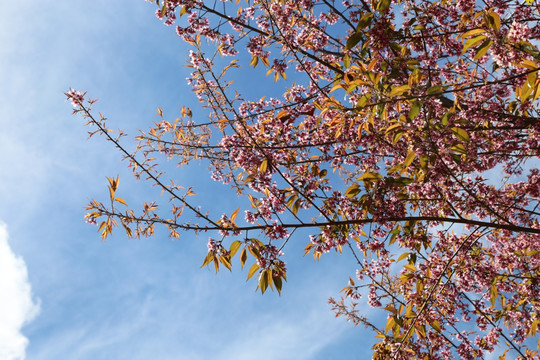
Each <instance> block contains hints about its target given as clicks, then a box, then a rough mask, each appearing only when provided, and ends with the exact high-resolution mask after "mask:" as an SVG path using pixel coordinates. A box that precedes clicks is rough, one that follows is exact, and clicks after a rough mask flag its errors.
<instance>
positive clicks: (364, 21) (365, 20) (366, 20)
mask: <svg viewBox="0 0 540 360" xmlns="http://www.w3.org/2000/svg"><path fill="white" fill-rule="evenodd" d="M372 20H373V13H370V12H368V13H365V14H364V15H362V17H361V18H360V21H359V22H358V25H357V26H356V31H357V32H358V31H359V30H362V29H364V28H366V27H368V26H369V25H371V21H372Z"/></svg>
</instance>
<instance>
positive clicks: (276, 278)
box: [272, 276, 283, 295]
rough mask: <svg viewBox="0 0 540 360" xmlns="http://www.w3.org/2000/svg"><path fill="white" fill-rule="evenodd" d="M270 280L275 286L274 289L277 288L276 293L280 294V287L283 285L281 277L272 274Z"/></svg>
mask: <svg viewBox="0 0 540 360" xmlns="http://www.w3.org/2000/svg"><path fill="white" fill-rule="evenodd" d="M272 281H273V282H274V285H275V287H276V290H277V292H278V294H280V295H281V287H282V286H283V282H282V281H281V277H280V276H273V277H272Z"/></svg>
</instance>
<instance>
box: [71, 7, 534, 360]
mask: <svg viewBox="0 0 540 360" xmlns="http://www.w3.org/2000/svg"><path fill="white" fill-rule="evenodd" d="M151 2H153V1H151ZM156 4H157V10H156V15H157V17H158V18H159V19H162V20H163V22H164V23H165V24H166V25H173V24H174V25H176V32H177V34H178V35H179V37H180V38H181V40H183V41H184V42H186V43H188V44H190V47H191V50H190V52H189V59H188V66H190V67H191V70H192V72H191V76H190V78H189V79H188V84H189V86H190V87H191V90H192V91H193V92H194V93H195V95H196V96H197V97H198V99H199V101H200V103H201V106H202V107H203V108H204V109H206V111H207V113H208V116H207V117H205V118H200V117H194V116H193V115H192V111H191V109H189V108H187V107H182V111H181V113H180V114H179V117H178V118H177V119H176V120H173V119H170V118H169V117H168V116H165V115H164V114H163V112H162V111H161V110H160V109H158V119H157V121H156V122H155V123H154V125H153V126H152V127H151V128H150V129H149V130H146V131H143V132H141V133H140V135H138V136H137V137H136V139H137V141H138V146H137V151H136V152H135V153H130V152H128V151H127V150H126V148H125V147H124V146H123V142H122V137H124V136H125V134H123V133H120V134H114V133H112V132H111V131H110V129H109V128H108V126H107V124H106V119H105V118H104V117H103V116H101V115H100V117H96V116H95V115H94V114H93V112H92V109H91V107H92V104H93V103H94V101H93V100H85V99H84V98H85V94H84V93H81V92H77V91H75V90H70V91H69V92H67V93H66V95H67V96H68V98H70V99H71V100H72V102H73V105H74V107H75V110H74V112H75V113H79V114H82V116H83V117H85V118H86V119H87V121H88V126H90V127H91V128H92V130H91V134H94V133H99V134H101V135H103V136H105V137H106V138H107V139H108V140H110V141H111V142H112V143H114V145H115V146H116V147H117V148H118V149H119V151H120V152H122V153H123V156H124V157H125V159H126V160H127V161H128V163H129V167H131V169H132V171H133V174H134V175H135V176H136V177H137V178H145V179H147V180H149V181H150V182H151V183H153V185H157V186H158V187H159V188H161V189H162V191H163V193H164V195H165V196H166V198H164V199H156V200H155V201H152V202H149V203H144V204H143V206H142V209H140V210H138V209H136V208H132V207H129V206H128V205H127V204H126V202H125V201H124V200H123V199H122V198H121V197H118V196H117V190H118V184H119V180H118V178H110V179H109V191H110V199H109V201H108V203H107V204H105V203H102V202H100V201H97V200H93V201H92V202H91V203H90V204H89V205H88V207H87V209H88V214H87V215H86V219H87V221H88V222H90V223H94V224H96V225H98V229H99V230H98V231H99V232H100V234H101V237H102V238H103V239H106V238H107V237H108V236H109V235H110V234H111V233H112V232H113V229H114V228H116V227H121V228H123V229H124V230H125V232H126V234H127V236H129V237H143V236H151V235H153V233H154V229H155V227H156V226H163V227H165V228H166V229H167V230H168V231H169V233H170V236H171V237H179V236H181V235H182V234H181V232H182V231H193V232H197V233H210V236H211V237H210V239H209V240H208V243H207V246H208V255H207V256H206V257H205V258H204V259H203V266H207V265H209V266H214V267H215V269H216V271H218V270H219V269H220V267H225V268H227V269H229V270H230V269H231V268H232V264H233V259H234V258H235V257H236V258H239V262H240V265H241V267H244V265H246V264H249V265H248V266H250V268H249V271H248V278H254V279H256V280H255V281H256V283H257V288H258V289H259V290H260V291H261V292H263V293H264V292H265V291H266V290H268V289H269V288H271V289H276V290H277V291H278V292H281V291H282V287H283V286H284V285H283V283H284V280H286V275H287V268H286V264H285V262H284V261H283V260H282V259H281V254H282V252H281V251H282V250H283V248H284V247H286V245H287V243H288V242H289V241H295V242H302V241H303V242H304V243H305V244H306V246H305V253H306V254H312V256H314V257H315V259H318V258H320V257H321V256H324V254H325V253H327V252H329V251H334V250H335V251H337V252H339V253H341V252H343V251H347V252H351V253H352V254H353V255H354V259H356V262H357V264H356V266H357V267H358V270H357V272H356V274H351V277H350V278H349V279H344V285H345V288H344V289H343V291H342V293H343V294H342V297H341V298H340V299H333V298H332V299H330V302H331V304H332V307H333V310H334V311H335V312H336V315H338V316H343V317H345V318H346V319H347V320H349V321H352V322H354V323H355V324H358V325H364V326H366V327H367V328H368V329H371V330H372V331H373V332H374V336H375V337H376V338H377V343H376V344H375V346H374V347H373V358H374V359H452V358H462V359H483V358H484V356H486V354H487V353H491V352H493V351H496V352H497V353H498V354H502V355H501V358H503V359H504V358H505V357H506V355H507V354H508V355H509V356H511V357H513V358H515V357H519V358H538V357H539V355H538V352H537V350H538V347H539V346H540V341H539V342H538V343H536V341H534V340H535V339H537V337H538V325H539V322H540V286H539V282H540V280H539V279H540V223H539V215H540V209H539V199H540V183H539V180H540V171H539V170H538V168H537V165H538V155H539V153H540V146H539V145H540V142H539V140H540V121H539V119H540V117H539V112H538V110H539V108H538V105H539V104H538V97H539V96H540V78H539V77H538V70H539V69H540V51H539V50H538V44H539V40H540V23H539V22H538V20H540V6H539V5H538V3H536V2H528V1H523V0H522V1H515V0H508V1H507V0H482V1H474V0H431V1H419V0H401V1H393V0H371V1H366V0H343V1H333V0H298V1H292V0H246V1H244V2H240V1H222V2H208V1H204V0H164V1H163V0H162V1H161V2H160V1H159V0H157V1H156ZM257 71H260V72H262V73H263V74H266V76H268V77H269V78H270V79H273V80H274V83H273V84H272V87H271V88H270V87H269V88H268V91H267V92H268V94H267V95H268V96H264V97H261V98H252V97H250V94H249V91H247V92H245V91H244V92H243V91H242V89H244V90H245V89H246V88H245V87H243V84H242V80H245V81H249V80H248V76H249V75H247V74H251V73H253V72H257ZM243 72H244V73H243ZM243 74H244V75H243ZM165 159H173V160H174V161H176V162H177V163H178V164H180V165H187V164H189V163H190V162H192V161H194V160H203V161H205V162H207V163H208V165H209V168H210V173H211V176H212V178H213V179H214V180H216V181H219V182H223V183H225V184H229V185H230V186H231V188H232V189H233V190H232V191H236V192H237V194H238V202H239V206H240V207H238V209H237V210H235V211H233V212H230V213H216V211H215V209H204V208H202V207H200V206H199V205H198V204H197V200H196V199H197V198H196V197H194V196H192V195H194V190H193V189H191V188H187V189H185V188H183V187H182V186H181V184H177V183H176V182H175V179H174V178H170V177H168V174H167V173H166V172H165V171H164V170H163V169H162V168H161V167H160V164H162V163H163V161H165ZM298 229H305V230H306V231H309V232H310V233H311V235H310V236H309V238H304V237H296V236H295V234H294V233H295V231H296V230H298ZM251 264H252V265H251ZM366 302H367V304H369V306H371V307H374V308H380V309H382V311H384V312H385V313H386V314H387V316H386V319H384V321H383V322H378V321H376V319H371V318H370V317H369V316H367V315H366V314H364V313H363V312H362V309H363V308H364V306H363V305H364V304H365V303H366Z"/></svg>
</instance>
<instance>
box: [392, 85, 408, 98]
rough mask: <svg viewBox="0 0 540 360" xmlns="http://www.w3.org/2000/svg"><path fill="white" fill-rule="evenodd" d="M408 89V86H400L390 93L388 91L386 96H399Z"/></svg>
mask: <svg viewBox="0 0 540 360" xmlns="http://www.w3.org/2000/svg"><path fill="white" fill-rule="evenodd" d="M410 89H411V87H410V86H409V85H401V86H398V87H395V88H393V89H392V91H390V94H388V96H390V97H393V96H397V95H401V94H403V93H405V92H407V91H409V90H410Z"/></svg>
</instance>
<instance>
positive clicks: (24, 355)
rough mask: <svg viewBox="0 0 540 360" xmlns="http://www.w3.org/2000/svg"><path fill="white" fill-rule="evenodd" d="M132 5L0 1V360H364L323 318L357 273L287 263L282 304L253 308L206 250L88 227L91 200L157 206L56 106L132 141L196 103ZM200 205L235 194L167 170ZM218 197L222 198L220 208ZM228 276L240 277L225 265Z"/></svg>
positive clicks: (149, 14)
mask: <svg viewBox="0 0 540 360" xmlns="http://www.w3.org/2000/svg"><path fill="white" fill-rule="evenodd" d="M154 11H155V5H154V4H150V3H147V2H145V1H143V0H132V1H127V0H121V1H102V0H93V1H82V0H73V1H50V0H45V1H43V0H42V1H38V0H30V1H22V2H19V1H1V2H0V43H1V44H2V47H1V48H0V84H2V86H1V87H0V124H1V130H0V151H1V154H2V155H1V156H0V169H1V171H0V201H1V206H0V223H1V225H0V260H1V261H0V264H1V265H0V302H2V303H1V304H0V309H1V310H0V311H1V313H0V358H2V359H43V360H48V359H209V358H213V359H240V360H241V359H254V358H257V359H261V360H264V359H336V358H339V359H363V358H366V357H369V348H370V343H371V340H372V337H371V335H369V336H366V333H364V332H363V330H362V329H359V328H354V327H353V326H352V325H350V324H347V323H346V322H344V321H343V320H341V319H335V318H334V316H333V314H332V313H331V311H330V307H329V305H328V304H327V299H328V297H330V296H337V295H338V292H339V290H340V289H341V288H342V287H343V286H345V285H346V279H347V278H348V276H349V275H351V274H353V272H354V264H353V261H352V259H351V258H350V257H348V256H347V255H343V256H341V257H338V256H335V255H333V254H330V255H328V256H326V257H323V259H322V260H321V261H320V262H318V263H315V262H314V261H313V259H312V258H311V257H306V258H303V257H302V251H301V249H302V248H303V246H304V245H305V243H306V239H305V238H303V237H302V235H301V234H299V236H297V237H296V238H295V239H294V241H295V243H294V244H293V246H291V247H289V248H287V250H286V252H287V258H288V260H289V264H288V269H289V273H288V283H287V284H286V286H285V288H284V291H283V293H282V295H281V296H278V295H277V293H275V292H274V293H267V294H265V295H264V296H261V294H259V293H256V292H255V291H254V290H255V286H256V285H255V283H254V282H247V283H246V282H245V277H246V271H243V272H242V271H240V269H239V266H236V269H235V270H234V271H233V272H232V273H228V272H227V273H226V272H221V273H220V274H218V275H217V276H216V275H215V274H214V272H213V270H210V269H200V268H199V266H200V264H201V262H202V259H203V257H204V255H205V253H206V241H207V237H206V236H201V237H196V236H194V235H191V234H184V236H183V238H182V239H181V240H176V241H171V240H170V239H169V238H168V237H167V236H166V235H165V234H163V233H158V236H156V237H154V238H150V239H142V240H128V239H126V237H125V236H124V235H123V234H122V233H120V232H118V233H117V234H116V235H115V236H113V237H111V238H110V239H109V240H108V241H107V242H106V243H103V242H101V241H100V239H99V237H98V235H97V233H96V228H95V227H93V226H91V225H88V224H85V223H84V221H83V216H84V209H83V207H84V206H85V205H86V203H87V202H88V201H89V200H90V198H93V197H95V198H97V199H105V198H106V192H107V189H106V179H105V177H106V176H116V175H120V179H121V187H120V189H121V190H120V191H121V194H122V195H121V196H122V197H124V198H128V199H132V200H140V199H143V200H147V201H148V200H150V201H151V200H153V197H155V192H154V191H153V190H152V189H149V186H148V184H144V183H141V182H136V181H134V180H133V179H132V178H130V175H129V172H128V171H126V169H125V165H126V164H125V163H122V162H121V161H120V158H121V156H120V154H119V153H117V152H116V151H115V150H114V149H113V148H112V147H111V146H110V144H107V143H106V142H105V141H103V139H99V138H92V139H91V140H90V141H87V133H86V131H87V129H86V128H84V126H83V120H82V119H80V118H78V117H74V116H72V115H71V109H72V108H71V105H70V104H69V103H68V102H66V101H65V97H64V95H63V92H64V91H66V90H67V89H68V88H70V87H73V88H75V89H79V90H84V91H88V94H89V96H90V97H92V98H98V99H99V101H98V103H97V104H96V106H95V108H96V110H98V111H101V112H103V113H104V114H105V115H106V116H107V117H108V118H109V119H110V120H109V125H110V126H111V127H113V128H122V129H123V130H125V131H126V132H128V133H129V134H136V130H137V129H139V128H140V129H145V128H147V127H148V126H150V125H151V122H152V121H156V117H155V113H156V107H162V108H163V109H164V112H165V115H166V116H167V115H170V117H171V118H172V119H174V118H175V117H177V116H178V113H179V105H182V104H186V103H188V104H189V103H190V102H191V103H193V107H196V106H197V105H196V104H195V103H194V95H192V94H191V93H190V92H189V90H188V87H187V86H186V82H185V78H186V76H187V75H188V73H187V69H186V68H184V67H183V64H184V62H185V59H186V55H187V50H186V48H185V47H184V46H183V44H182V42H181V41H180V39H179V38H177V36H176V34H175V33H174V29H173V28H167V27H165V26H164V25H162V24H161V23H160V22H159V21H158V20H157V19H156V18H155V16H154ZM175 171H177V173H175V174H177V176H176V178H177V179H178V181H179V182H180V183H182V182H185V183H187V184H194V183H197V184H198V188H197V189H196V192H197V193H199V194H200V199H201V201H202V202H208V201H210V200H212V201H213V202H214V204H215V206H216V207H223V208H232V209H234V208H235V207H233V206H232V205H231V204H232V203H233V202H234V201H235V198H234V195H233V194H231V195H230V196H229V195H228V192H226V191H224V190H226V189H227V188H224V187H221V186H220V185H218V184H216V183H213V182H212V181H211V180H210V177H209V175H208V174H207V173H206V171H205V166H200V167H196V166H195V167H194V168H189V169H188V168H182V169H177V170H175ZM218 194H219V196H218ZM236 265H238V264H236Z"/></svg>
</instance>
